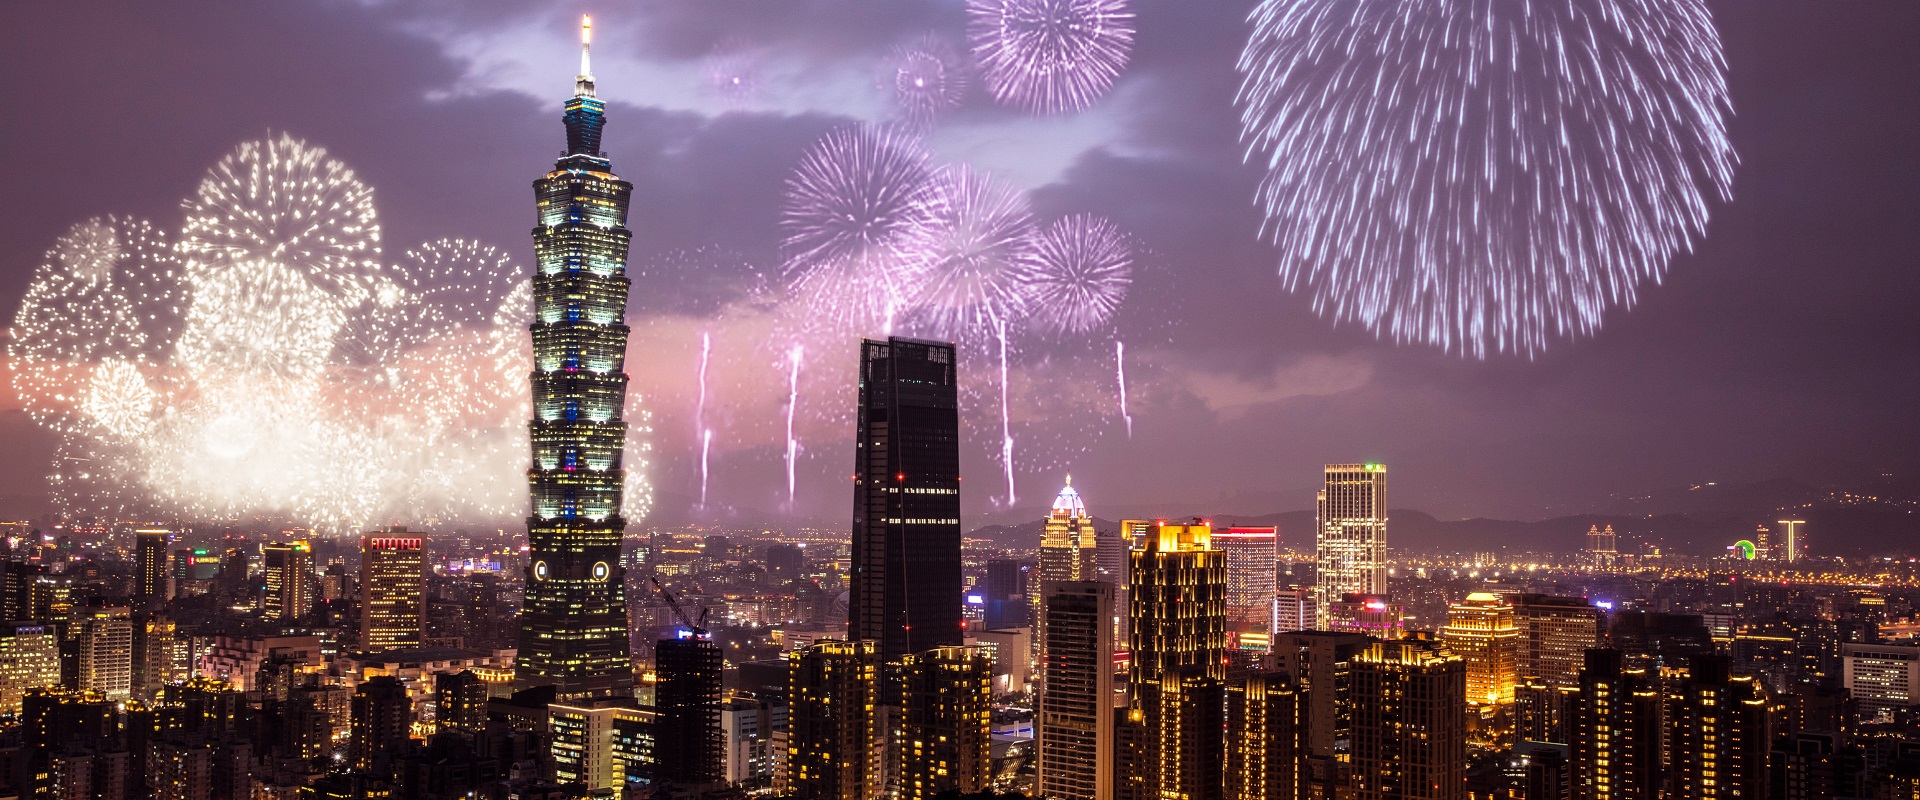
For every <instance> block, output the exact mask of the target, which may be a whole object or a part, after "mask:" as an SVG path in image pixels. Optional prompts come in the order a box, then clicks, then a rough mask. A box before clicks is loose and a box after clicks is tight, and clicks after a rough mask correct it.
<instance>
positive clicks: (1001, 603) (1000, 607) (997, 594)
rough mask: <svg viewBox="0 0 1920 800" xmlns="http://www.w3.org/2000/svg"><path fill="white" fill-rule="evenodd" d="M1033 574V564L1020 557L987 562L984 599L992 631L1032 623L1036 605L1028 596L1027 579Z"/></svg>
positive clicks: (982, 596) (987, 619)
mask: <svg viewBox="0 0 1920 800" xmlns="http://www.w3.org/2000/svg"><path fill="white" fill-rule="evenodd" d="M1032 571H1033V565H1032V564H1029V563H1027V562H1026V561H1022V560H1020V559H1017V558H995V559H991V560H989V561H987V581H986V586H984V587H982V589H981V598H980V599H981V601H982V602H984V603H985V604H986V620H985V622H986V626H987V629H988V630H999V629H1004V628H1024V627H1026V626H1027V625H1028V624H1029V623H1031V622H1032V619H1033V618H1032V616H1031V614H1032V605H1033V604H1032V601H1031V600H1029V599H1028V597H1027V584H1028V580H1027V579H1028V577H1029V576H1030V575H1031V574H1032Z"/></svg>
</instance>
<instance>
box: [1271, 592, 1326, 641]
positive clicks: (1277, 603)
mask: <svg viewBox="0 0 1920 800" xmlns="http://www.w3.org/2000/svg"><path fill="white" fill-rule="evenodd" d="M1318 622H1319V619H1318V614H1317V612H1316V606H1315V605H1314V604H1313V590H1312V589H1308V588H1305V587H1295V588H1290V589H1281V590H1280V591H1277V592H1275V593H1274V596H1273V621H1272V622H1271V623H1270V625H1271V627H1269V628H1268V630H1269V631H1271V632H1273V633H1275V634H1281V633H1286V632H1288V631H1310V630H1313V626H1314V625H1316V624H1318Z"/></svg>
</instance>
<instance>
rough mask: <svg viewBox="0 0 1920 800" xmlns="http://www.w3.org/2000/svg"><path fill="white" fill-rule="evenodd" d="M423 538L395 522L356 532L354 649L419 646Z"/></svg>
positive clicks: (422, 607) (424, 607)
mask: <svg viewBox="0 0 1920 800" xmlns="http://www.w3.org/2000/svg"><path fill="white" fill-rule="evenodd" d="M426 580H427V551H426V539H425V538H424V537H422V536H420V535H419V534H410V533H407V529H406V528H402V527H395V528H391V529H389V530H387V531H385V532H382V533H372V534H367V535H365V536H362V537H360V651H361V652H363V653H378V652H381V651H383V650H402V649H406V648H413V647H419V646H420V645H421V644H422V642H421V639H422V637H423V634H424V631H425V630H426V624H427V619H426V613H427V602H426Z"/></svg>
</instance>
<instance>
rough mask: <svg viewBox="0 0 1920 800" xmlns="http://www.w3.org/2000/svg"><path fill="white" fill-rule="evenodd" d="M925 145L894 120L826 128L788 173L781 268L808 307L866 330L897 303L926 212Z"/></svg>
mask: <svg viewBox="0 0 1920 800" xmlns="http://www.w3.org/2000/svg"><path fill="white" fill-rule="evenodd" d="M931 175H932V172H931V170H930V169H929V167H928V165H927V152H926V150H925V149H924V148H923V147H922V146H921V145H920V143H919V142H918V141H917V140H915V139H913V138H911V137H909V136H907V135H906V134H904V133H902V132H900V131H899V130H897V129H893V128H879V127H870V126H861V127H849V128H840V129H837V130H834V131H831V132H829V133H828V134H827V135H826V136H825V137H824V138H822V139H821V140H820V141H819V142H818V143H817V144H815V145H814V146H813V148H812V149H811V150H809V151H808V152H807V154H806V156H805V158H804V159H802V160H801V162H800V166H799V167H798V168H797V169H796V170H795V172H794V174H793V176H792V177H791V178H789V179H788V180H787V192H786V200H785V204H784V218H783V219H782V223H783V226H784V227H785V229H786V236H785V240H784V242H783V246H784V250H785V253H786V269H785V271H786V276H787V279H788V281H789V282H790V284H791V286H792V292H793V294H794V295H795V296H796V297H797V298H798V300H799V302H800V303H801V305H802V306H803V307H805V308H806V309H808V311H809V312H810V314H809V316H810V317H812V318H813V319H814V320H816V321H818V322H819V323H820V324H824V325H826V326H828V327H830V328H832V329H835V330H843V331H845V330H860V331H866V330H871V329H873V328H875V327H877V326H878V325H879V324H880V322H881V321H883V320H886V319H889V318H891V317H892V316H893V315H894V313H896V312H897V310H898V309H899V308H900V307H901V305H902V303H903V301H904V297H905V294H906V290H907V286H908V284H909V282H910V281H909V278H908V276H907V275H906V274H905V268H906V266H907V265H908V263H909V259H908V250H907V247H908V245H909V238H910V236H911V235H912V234H913V233H914V232H915V231H916V230H918V229H920V228H923V227H925V226H926V225H928V224H929V223H930V222H931V221H932V219H933V206H934V203H935V198H936V195H935V194H934V189H933V184H932V183H931V181H930V180H929V179H930V177H931Z"/></svg>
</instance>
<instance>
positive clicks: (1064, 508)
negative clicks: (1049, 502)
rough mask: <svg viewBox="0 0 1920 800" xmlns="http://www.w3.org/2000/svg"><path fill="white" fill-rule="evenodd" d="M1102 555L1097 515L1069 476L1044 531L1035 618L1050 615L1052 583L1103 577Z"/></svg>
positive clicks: (1036, 652) (1036, 654) (1036, 649)
mask: <svg viewBox="0 0 1920 800" xmlns="http://www.w3.org/2000/svg"><path fill="white" fill-rule="evenodd" d="M1099 556H1100V553H1099V543H1098V541H1097V539H1096V538H1095V536H1094V531H1093V517H1092V516H1091V515H1089V514H1088V513H1087V506H1086V504H1085V503H1082V502H1081V501H1080V493H1079V492H1076V491H1074V490H1073V478H1072V477H1068V478H1067V485H1066V487H1065V488H1063V489H1061V490H1060V494H1059V495H1058V496H1056V497H1054V499H1053V510H1052V511H1051V512H1050V513H1048V515H1047V519H1046V522H1045V524H1044V527H1042V528H1041V531H1040V559H1039V565H1038V568H1037V569H1035V570H1034V574H1033V584H1034V586H1033V591H1031V592H1029V593H1028V597H1029V598H1031V602H1032V605H1033V610H1032V612H1031V618H1032V619H1034V620H1040V619H1043V618H1044V617H1045V616H1046V610H1045V609H1046V598H1047V592H1048V591H1049V589H1048V587H1050V586H1052V585H1053V584H1056V583H1067V582H1072V581H1093V580H1099V579H1100V563H1099ZM1040 638H1041V637H1039V636H1035V637H1033V653H1032V654H1031V655H1032V656H1033V663H1034V665H1035V666H1036V667H1037V666H1038V665H1039V663H1040V646H1041V645H1040ZM1037 677H1038V679H1039V688H1040V691H1042V692H1045V691H1046V671H1045V670H1040V671H1039V673H1038V676H1037Z"/></svg>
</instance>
